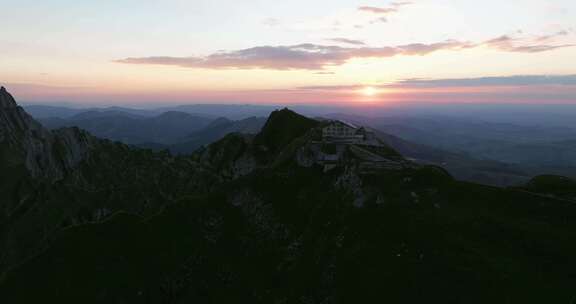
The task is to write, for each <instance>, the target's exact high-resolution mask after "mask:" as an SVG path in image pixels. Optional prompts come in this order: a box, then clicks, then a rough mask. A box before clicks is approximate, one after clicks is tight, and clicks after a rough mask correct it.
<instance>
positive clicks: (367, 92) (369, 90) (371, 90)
mask: <svg viewBox="0 0 576 304" xmlns="http://www.w3.org/2000/svg"><path fill="white" fill-rule="evenodd" d="M361 94H362V95H364V96H366V97H373V96H375V95H377V94H378V90H377V89H376V88H375V87H370V86H368V87H365V88H363V89H362V91H361Z"/></svg>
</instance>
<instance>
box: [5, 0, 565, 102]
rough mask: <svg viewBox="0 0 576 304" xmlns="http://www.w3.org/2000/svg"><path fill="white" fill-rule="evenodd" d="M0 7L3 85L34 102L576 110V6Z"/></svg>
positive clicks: (224, 1)
mask: <svg viewBox="0 0 576 304" xmlns="http://www.w3.org/2000/svg"><path fill="white" fill-rule="evenodd" d="M0 7H1V8H2V9H1V10H0V85H3V86H6V87H7V88H8V89H9V90H10V91H12V92H13V93H14V95H16V97H17V98H18V99H19V100H22V101H25V102H32V103H54V102H66V103H71V104H80V105H83V104H108V105H114V104H118V105H121V104H122V105H126V104H131V105H134V104H139V105H146V104H184V103H265V104H281V103H284V104H357V105H368V104H369V105H371V106H373V105H389V104H410V103H432V104H434V103H514V104H516V103H519V104H523V103H537V104H566V103H576V1H573V0H557V1H543V0H508V1H501V0H499V1H495V0H484V1H477V0H412V1H410V0H406V1H405V0H397V1H383V0H378V1H372V0H364V1H353V0H314V1H310V0H291V1H270V0H243V1H238V0H193V1H185V0H114V1H112V0H99V1H78V0H43V1H39V0H35V1H32V0H19V1H13V0H0Z"/></svg>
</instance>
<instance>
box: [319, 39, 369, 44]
mask: <svg viewBox="0 0 576 304" xmlns="http://www.w3.org/2000/svg"><path fill="white" fill-rule="evenodd" d="M327 41H331V42H336V43H343V44H351V45H366V43H364V41H361V40H354V39H348V38H332V39H327Z"/></svg>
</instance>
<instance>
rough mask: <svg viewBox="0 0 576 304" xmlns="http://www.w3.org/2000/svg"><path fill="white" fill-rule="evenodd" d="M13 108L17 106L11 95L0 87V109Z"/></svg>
mask: <svg viewBox="0 0 576 304" xmlns="http://www.w3.org/2000/svg"><path fill="white" fill-rule="evenodd" d="M15 107H17V105H16V101H15V100H14V97H12V95H11V94H10V93H8V91H6V88H4V87H0V108H15Z"/></svg>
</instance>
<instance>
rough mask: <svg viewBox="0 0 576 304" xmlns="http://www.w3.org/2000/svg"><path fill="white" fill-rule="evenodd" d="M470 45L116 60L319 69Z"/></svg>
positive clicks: (305, 48)
mask: <svg viewBox="0 0 576 304" xmlns="http://www.w3.org/2000/svg"><path fill="white" fill-rule="evenodd" d="M469 47H471V45H470V44H468V43H465V42H459V41H453V40H449V41H444V42H438V43H433V44H408V45H401V46H387V47H357V48H348V47H341V46H333V45H318V44H299V45H292V46H259V47H254V48H249V49H244V50H239V51H231V52H218V53H214V54H211V55H208V56H204V57H194V56H193V57H167V56H157V57H140V58H126V59H120V60H116V62H119V63H127V64H156V65H171V66H180V67H188V68H205V69H269V70H322V69H324V68H326V67H331V66H340V65H343V64H345V63H346V62H348V61H349V60H351V59H354V58H389V57H394V56H398V55H406V56H415V55H427V54H430V53H433V52H436V51H440V50H458V49H463V48H469Z"/></svg>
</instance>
